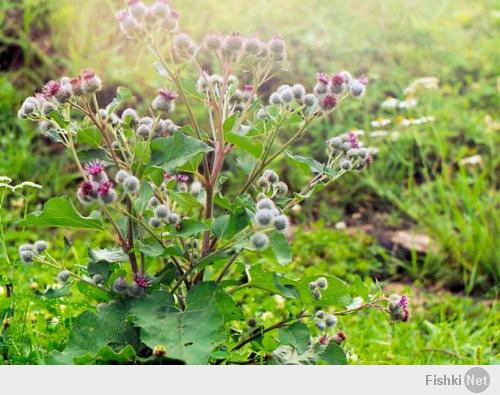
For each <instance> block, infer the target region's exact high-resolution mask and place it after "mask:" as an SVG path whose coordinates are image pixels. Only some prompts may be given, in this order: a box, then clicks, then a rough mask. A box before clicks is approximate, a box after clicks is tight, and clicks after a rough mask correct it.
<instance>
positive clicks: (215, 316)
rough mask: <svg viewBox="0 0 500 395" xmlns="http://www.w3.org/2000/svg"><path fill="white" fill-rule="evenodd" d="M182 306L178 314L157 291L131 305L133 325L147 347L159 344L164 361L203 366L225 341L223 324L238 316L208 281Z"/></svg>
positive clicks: (225, 297)
mask: <svg viewBox="0 0 500 395" xmlns="http://www.w3.org/2000/svg"><path fill="white" fill-rule="evenodd" d="M186 305H187V306H186V309H185V310H184V311H180V310H178V309H177V308H176V307H175V306H173V303H172V297H171V296H170V295H168V294H166V293H165V292H162V291H157V292H154V293H152V294H151V295H149V296H147V297H145V298H143V299H140V300H137V301H135V302H134V306H133V308H132V313H133V316H134V322H135V324H136V325H137V326H139V327H140V328H141V340H142V341H143V342H144V343H145V344H146V345H147V346H149V347H150V348H154V347H155V346H158V345H162V346H163V347H165V349H166V357H168V358H171V359H178V360H181V361H184V362H185V363H187V364H195V365H198V364H199V365H202V364H206V363H207V362H208V360H209V357H210V354H211V352H212V351H213V350H214V349H215V348H216V347H217V346H218V345H219V344H220V343H222V342H223V341H224V339H225V338H226V331H225V329H224V324H225V322H227V321H228V320H230V319H233V318H232V317H235V318H239V317H240V314H241V313H239V314H238V312H237V310H239V309H238V308H237V307H236V305H235V304H234V302H233V301H232V299H231V297H230V296H229V295H226V294H224V293H223V292H222V291H221V290H220V288H219V287H218V286H217V285H216V284H215V283H209V282H208V283H202V284H200V285H198V286H197V287H195V288H192V289H190V290H189V293H188V295H187V299H186Z"/></svg>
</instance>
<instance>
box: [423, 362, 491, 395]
mask: <svg viewBox="0 0 500 395" xmlns="http://www.w3.org/2000/svg"><path fill="white" fill-rule="evenodd" d="M425 385H426V386H434V387H441V386H443V387H465V388H467V389H468V390H469V391H470V392H472V393H475V394H479V393H481V392H484V391H486V389H487V388H488V387H489V385H490V375H489V373H488V372H487V371H486V370H485V369H483V368H480V367H475V368H471V369H469V370H468V371H467V372H466V373H465V375H463V374H442V375H439V374H426V375H425Z"/></svg>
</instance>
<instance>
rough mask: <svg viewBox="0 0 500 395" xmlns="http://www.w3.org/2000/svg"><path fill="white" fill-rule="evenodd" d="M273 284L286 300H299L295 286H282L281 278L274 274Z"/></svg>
mask: <svg viewBox="0 0 500 395" xmlns="http://www.w3.org/2000/svg"><path fill="white" fill-rule="evenodd" d="M273 282H274V286H275V287H276V289H277V290H278V291H279V293H280V294H281V295H283V296H285V297H286V298H289V299H299V298H300V294H299V291H297V288H295V286H294V285H292V284H282V283H281V278H280V277H279V276H278V275H277V274H276V273H273Z"/></svg>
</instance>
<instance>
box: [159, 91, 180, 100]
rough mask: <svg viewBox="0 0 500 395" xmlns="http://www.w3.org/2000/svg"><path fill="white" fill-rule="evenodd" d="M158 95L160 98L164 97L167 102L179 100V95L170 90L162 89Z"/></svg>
mask: <svg viewBox="0 0 500 395" xmlns="http://www.w3.org/2000/svg"><path fill="white" fill-rule="evenodd" d="M158 94H159V95H160V96H162V97H163V98H164V99H165V100H168V101H172V100H175V99H177V96H178V94H177V93H175V92H173V91H169V90H168V89H160V90H159V91H158Z"/></svg>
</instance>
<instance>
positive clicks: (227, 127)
mask: <svg viewBox="0 0 500 395" xmlns="http://www.w3.org/2000/svg"><path fill="white" fill-rule="evenodd" d="M238 117H239V114H233V115H231V116H230V117H229V118H227V119H226V120H225V121H224V125H223V126H222V130H223V131H224V134H225V135H227V134H228V133H229V132H230V131H231V130H233V128H234V125H235V124H236V121H237V120H238Z"/></svg>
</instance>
